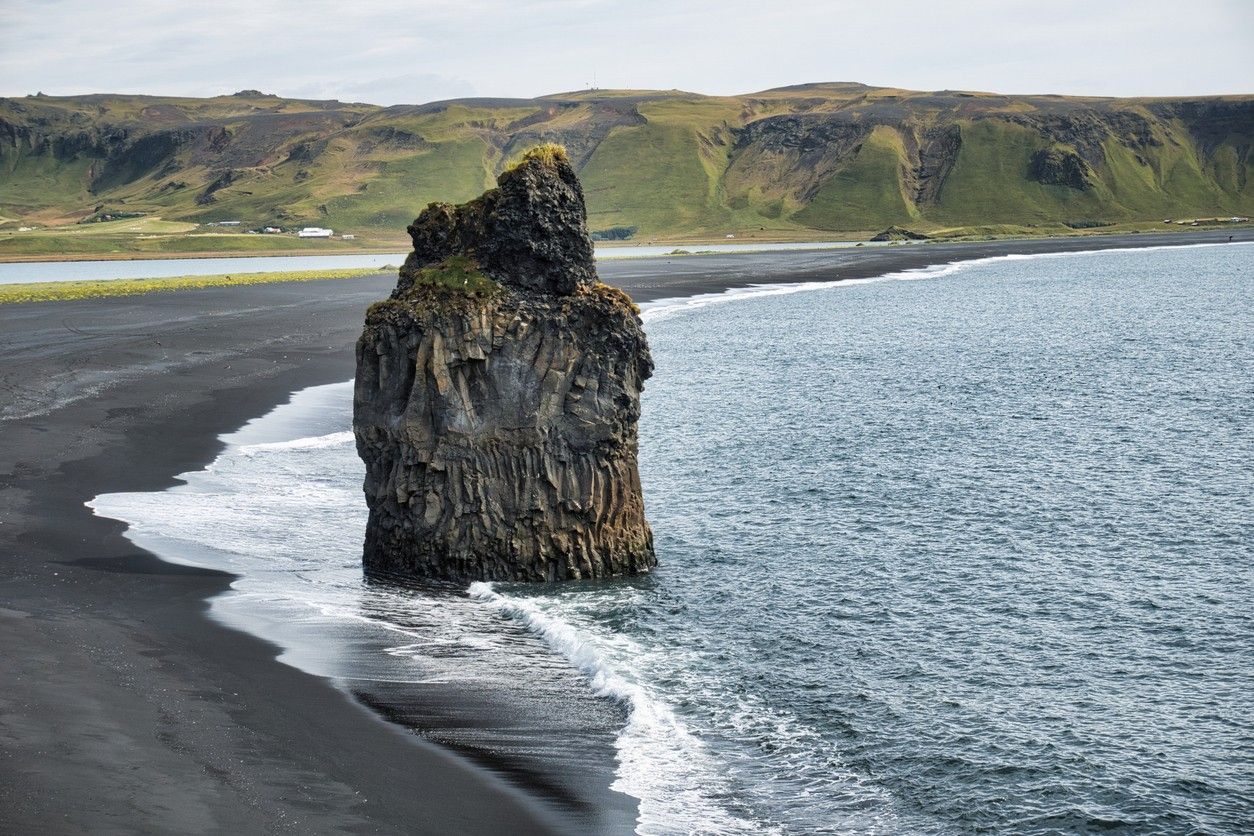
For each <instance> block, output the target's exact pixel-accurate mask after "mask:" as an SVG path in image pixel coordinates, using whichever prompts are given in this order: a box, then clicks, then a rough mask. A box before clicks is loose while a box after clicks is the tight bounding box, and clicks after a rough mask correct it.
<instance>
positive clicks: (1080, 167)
mask: <svg viewBox="0 0 1254 836" xmlns="http://www.w3.org/2000/svg"><path fill="white" fill-rule="evenodd" d="M1028 176H1029V177H1031V178H1032V179H1033V180H1035V181H1036V182H1038V183H1042V184H1044V185H1046V186H1066V187H1067V188H1070V189H1076V190H1078V191H1083V190H1085V189H1088V188H1091V187H1092V185H1093V184H1092V178H1093V170H1092V169H1091V168H1090V167H1089V164H1088V163H1086V162H1085V161H1084V159H1083V158H1082V157H1081V156H1080V155H1079V154H1077V153H1076V152H1075V151H1071V150H1069V149H1067V148H1042V149H1041V150H1040V151H1037V152H1036V153H1035V154H1033V155H1032V160H1031V162H1030V163H1029V164H1028Z"/></svg>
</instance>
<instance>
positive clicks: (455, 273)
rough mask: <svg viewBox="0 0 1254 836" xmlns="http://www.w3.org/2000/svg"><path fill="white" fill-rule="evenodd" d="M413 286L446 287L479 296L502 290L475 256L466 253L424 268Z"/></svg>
mask: <svg viewBox="0 0 1254 836" xmlns="http://www.w3.org/2000/svg"><path fill="white" fill-rule="evenodd" d="M413 287H414V288H419V287H436V288H446V289H448V290H456V291H460V292H462V293H464V294H466V295H467V296H479V297H487V296H495V295H496V294H497V293H499V292H500V290H501V286H500V285H499V284H497V282H496V281H495V280H493V279H492V278H490V277H488V276H487V275H485V274H484V272H483V271H482V270H480V269H479V265H478V264H477V263H476V262H475V260H474V259H473V258H470V257H469V256H464V255H455V256H450V257H449V258H446V259H444V261H441V262H440V263H439V264H433V265H432V266H430V267H424V268H422V269H421V270H419V271H418V273H417V275H415V276H414V283H413Z"/></svg>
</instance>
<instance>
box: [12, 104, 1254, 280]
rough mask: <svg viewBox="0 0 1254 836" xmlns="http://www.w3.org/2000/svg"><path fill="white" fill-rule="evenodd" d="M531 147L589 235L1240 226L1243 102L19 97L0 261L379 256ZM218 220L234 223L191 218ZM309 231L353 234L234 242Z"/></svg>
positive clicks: (1251, 164)
mask: <svg viewBox="0 0 1254 836" xmlns="http://www.w3.org/2000/svg"><path fill="white" fill-rule="evenodd" d="M541 141H556V142H561V143H563V144H565V145H566V146H567V148H568V149H569V150H570V153H571V155H572V158H573V160H574V162H575V163H576V167H577V168H578V169H579V172H580V176H581V178H582V179H583V182H584V186H585V189H586V192H587V196H588V206H589V217H590V225H591V226H592V229H593V230H594V231H595V232H598V233H603V234H607V235H612V236H617V237H625V236H631V238H632V239H633V240H647V239H651V238H656V237H668V238H683V237H721V236H722V235H724V234H736V235H738V236H740V237H745V236H750V235H751V236H754V237H759V238H768V237H776V238H779V237H794V238H802V237H807V236H810V237H813V236H829V235H831V234H832V233H844V234H865V233H867V232H873V231H877V230H879V229H882V228H884V227H886V226H889V225H894V224H895V225H900V226H908V227H910V228H912V229H915V230H918V231H922V232H931V233H945V232H949V233H953V232H955V231H958V232H960V231H963V230H974V229H979V228H988V227H994V226H996V227H1002V228H1009V229H1020V230H1031V229H1042V230H1050V229H1066V228H1068V227H1070V228H1093V227H1099V226H1102V225H1108V224H1120V225H1127V224H1130V223H1143V222H1150V221H1153V222H1155V223H1161V220H1162V219H1163V218H1166V217H1172V218H1209V217H1222V216H1229V215H1249V214H1251V212H1254V187H1252V186H1251V179H1252V178H1251V175H1252V174H1254V170H1252V168H1254V159H1252V158H1251V153H1250V151H1251V146H1252V145H1254V96H1224V97H1211V98H1199V99H1190V100H1185V99H1096V98H1069V97H1061V96H999V95H995V94H988V93H966V92H954V91H943V92H937V93H920V92H913V91H907V90H893V89H886V88H873V87H866V86H864V85H859V84H815V85H801V86H797V87H789V88H782V89H778V90H767V91H763V92H761V93H754V94H750V95H745V96H734V97H712V96H700V95H697V94H692V93H684V92H680V91H630V90H623V91H583V92H578V93H569V94H558V95H553V96H546V97H542V98H538V99H467V100H459V101H451V102H440V103H433V104H427V105H417V106H409V105H406V106H396V107H389V108H382V107H376V106H373V105H363V104H345V103H342V102H334V101H301V100H288V99H280V98H277V97H273V96H265V95H262V94H259V93H253V92H246V93H241V94H236V95H234V96H223V97H218V98H212V99H172V98H156V97H146V96H113V95H96V96H78V97H67V98H55V97H46V96H29V97H26V98H21V99H0V256H3V255H6V254H7V255H18V254H21V253H24V252H27V253H36V252H67V253H69V252H101V253H107V252H113V251H119V250H120V251H133V252H178V251H183V252H198V251H212V250H220V249H239V250H258V251H270V250H291V249H297V248H309V247H313V248H324V249H325V248H326V247H336V246H354V247H356V246H362V245H366V246H396V245H398V244H401V243H403V241H404V233H403V229H404V226H405V224H406V223H408V222H409V221H410V220H412V219H413V217H414V216H415V215H416V214H417V213H418V211H419V210H420V209H421V208H422V207H423V206H424V205H425V204H426V203H427V202H429V201H432V200H448V201H463V200H466V199H468V198H470V197H472V196H474V195H476V194H478V193H479V192H481V191H482V190H483V189H484V188H485V187H486V186H487V185H489V184H490V183H491V182H492V178H493V177H494V176H495V174H496V173H497V172H499V171H500V170H501V168H502V167H503V166H504V165H505V163H506V162H507V160H508V159H510V158H511V157H512V156H514V155H516V154H517V153H518V152H519V151H521V150H522V149H524V148H526V147H527V146H529V145H531V144H535V143H537V142H541ZM119 218H120V219H121V220H117V219H119ZM224 220H232V221H240V222H241V223H242V228H241V229H239V230H224V229H222V228H220V227H208V226H206V225H207V224H209V223H211V222H215V221H224ZM305 225H318V226H330V227H333V228H334V229H335V230H336V231H337V232H349V233H354V234H355V235H357V236H358V240H357V241H355V242H354V243H351V244H346V243H344V242H341V241H339V240H337V241H335V242H327V241H320V242H308V241H297V240H296V239H295V238H293V237H290V236H268V235H248V234H247V233H246V230H247V229H248V228H250V227H251V228H258V227H264V226H277V227H284V228H288V229H290V228H294V227H299V226H305ZM19 227H38V228H39V229H37V230H35V231H29V230H28V231H26V232H21V233H19V232H16V230H17V229H18V228H19Z"/></svg>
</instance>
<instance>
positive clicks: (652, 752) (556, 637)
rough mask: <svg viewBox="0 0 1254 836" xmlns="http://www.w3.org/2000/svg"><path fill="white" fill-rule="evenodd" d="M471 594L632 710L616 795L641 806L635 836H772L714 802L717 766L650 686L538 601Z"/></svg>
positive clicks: (632, 650) (485, 591)
mask: <svg viewBox="0 0 1254 836" xmlns="http://www.w3.org/2000/svg"><path fill="white" fill-rule="evenodd" d="M469 593H470V596H471V597H472V598H474V599H476V600H478V601H482V602H484V603H486V604H488V605H489V606H490V607H492V608H493V609H495V610H496V611H497V612H499V613H501V614H502V615H504V616H506V617H508V618H511V619H514V620H515V621H518V622H520V623H521V624H523V625H524V626H525V627H526V628H527V629H528V630H530V631H531V632H533V633H535V634H536V635H537V636H539V637H540V638H542V639H543V640H544V641H545V643H546V644H548V646H549V647H551V648H552V649H553V650H554V651H556V652H557V653H559V654H561V655H562V656H564V657H565V658H566V659H568V660H569V661H570V662H571V664H573V665H574V666H575V667H576V668H578V669H579V670H580V671H581V672H583V674H584V675H585V676H586V677H587V678H588V682H589V684H590V685H591V687H592V690H593V692H594V693H596V694H597V695H598V696H601V697H605V698H608V699H612V700H615V701H617V702H619V703H622V704H623V705H624V706H626V707H627V709H628V719H627V725H626V726H625V727H624V728H623V730H622V732H621V733H620V734H619V736H618V739H617V741H616V742H615V745H616V748H617V750H618V760H619V770H618V777H617V780H616V781H615V783H614V785H613V787H612V788H613V789H616V790H619V791H620V792H625V793H627V794H628V795H631V796H633V797H635V798H637V799H639V801H640V818H639V820H638V823H637V830H636V832H637V833H642V834H654V833H719V834H722V833H727V834H733V833H763V832H773V831H771V830H765V831H764V830H763V827H762V824H761V822H750V821H748V820H746V819H743V818H740V817H739V816H737V815H735V814H734V813H733V812H732V811H730V810H728V809H726V808H725V807H724V806H722V805H720V804H719V803H718V802H717V801H716V800H715V798H716V797H717V796H718V795H727V788H726V786H725V785H724V781H723V780H722V777H721V776H722V772H723V769H722V766H721V764H720V763H719V762H718V760H717V759H716V758H715V757H714V756H713V755H711V754H710V752H709V750H708V748H707V747H706V746H705V744H703V743H702V742H701V740H700V739H699V738H697V737H696V736H695V735H694V734H693V733H692V732H691V731H690V730H689V729H688V727H687V726H686V725H684V723H683V721H681V720H680V719H679V718H678V717H676V715H675V712H674V710H673V709H672V708H671V707H670V706H669V705H667V704H666V702H665V701H663V700H661V699H659V698H658V697H657V696H656V695H654V694H653V693H652V692H651V689H650V688H649V686H648V685H647V684H645V683H640V682H638V681H636V680H635V679H633V678H632V677H631V676H630V673H629V672H628V671H626V670H623V669H616V668H615V667H614V666H613V665H611V664H610V663H609V662H608V661H607V660H606V658H605V657H604V655H603V654H602V653H601V652H600V650H599V649H598V647H597V644H596V641H595V640H594V639H593V638H592V637H591V636H589V635H588V634H587V633H585V632H583V631H581V630H579V629H578V628H576V627H575V626H574V625H572V624H571V623H569V622H568V621H565V620H563V619H561V618H558V617H556V616H554V615H550V614H549V613H547V612H545V611H544V610H543V609H542V608H541V607H540V606H539V605H537V604H536V603H535V602H534V601H531V600H527V599H522V598H512V597H507V596H504V595H501V594H500V593H499V592H497V591H496V590H494V589H493V587H492V584H490V583H473V584H471V586H470V589H469ZM615 639H616V641H617V642H618V643H619V644H621V645H622V646H621V647H620V648H619V651H620V654H622V655H626V656H628V657H630V656H632V655H637V654H641V653H645V652H646V651H645V649H644V648H642V647H640V646H639V645H638V644H636V643H635V642H634V641H632V640H631V639H630V638H628V637H626V636H623V635H621V634H620V635H618V636H616V637H615Z"/></svg>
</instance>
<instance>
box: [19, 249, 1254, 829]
mask: <svg viewBox="0 0 1254 836" xmlns="http://www.w3.org/2000/svg"><path fill="white" fill-rule="evenodd" d="M1232 234H1233V235H1234V236H1235V238H1236V240H1240V241H1249V240H1254V233H1252V232H1250V231H1240V232H1234V233H1232ZM1228 237H1229V232H1227V231H1223V232H1216V233H1209V232H1196V233H1179V234H1163V235H1132V236H1112V237H1109V238H1085V239H1057V240H1031V241H996V242H987V243H959V244H928V245H908V246H900V247H874V248H873V247H865V248H858V249H848V250H827V251H814V252H792V253H770V254H760V255H754V254H741V255H728V256H700V257H683V258H672V259H665V258H661V259H639V260H624V261H610V262H605V263H602V264H601V265H600V268H599V269H600V272H601V276H602V278H603V279H604V280H605V281H607V282H609V283H611V284H616V285H618V286H620V287H623V288H624V289H626V290H627V291H628V292H630V293H631V294H632V296H633V297H634V298H635V299H636V300H637V301H639V302H644V301H649V300H652V299H657V298H663V297H678V296H689V295H693V294H698V293H709V292H716V291H720V290H723V289H726V288H729V287H736V286H743V285H748V284H756V283H768V282H799V281H832V280H838V279H850V278H863V277H870V276H875V275H881V274H884V273H888V272H895V271H899V270H905V269H910V268H916V267H923V266H927V265H932V264H940V263H945V262H948V261H954V260H961V259H971V258H983V257H989V256H996V255H1004V254H1007V253H1044V252H1062V251H1069V250H1093V249H1105V248H1114V247H1143V246H1160V245H1174V244H1194V243H1214V242H1222V241H1226V240H1227V239H1228ZM393 281H394V279H392V278H391V277H386V276H384V277H373V276H372V277H368V278H361V279H346V280H342V281H321V282H293V283H279V284H271V285H253V286H241V287H229V288H211V289H201V290H186V291H174V292H162V293H152V294H148V295H144V296H135V297H119V298H103V299H95V300H88V301H75V302H57V303H40V304H29V305H8V306H0V356H2V357H3V366H2V367H0V368H2V372H0V381H2V383H0V386H2V388H3V394H2V395H0V658H2V659H3V660H4V669H3V680H2V681H3V686H2V687H0V831H4V832H12V833H29V832H43V833H82V832H93V833H96V832H136V831H141V832H223V831H235V832H248V833H252V832H278V831H293V832H331V831H349V832H380V833H393V832H424V833H459V832H469V833H490V832H502V830H503V829H504V830H508V831H509V832H519V833H522V832H553V831H558V832H563V831H564V832H594V831H608V832H621V831H623V830H627V829H629V828H630V825H631V821H632V819H633V805H632V803H631V800H630V799H629V798H627V797H625V796H622V795H619V794H617V793H613V792H611V791H609V790H608V789H607V788H606V787H607V785H608V779H607V775H608V771H609V770H612V765H613V762H612V757H613V751H612V748H611V746H610V743H611V741H609V740H607V741H606V745H605V751H604V752H603V753H601V754H599V755H597V756H596V758H594V760H596V761H597V762H598V763H601V764H602V765H603V768H602V770H600V771H598V770H590V772H589V775H588V776H587V779H586V782H585V783H586V784H587V785H586V786H582V787H574V788H570V787H567V788H566V791H567V792H569V793H570V797H564V798H554V797H553V793H552V791H551V790H550V788H548V787H546V786H545V784H544V782H543V781H540V780H536V781H527V780H526V778H525V776H524V777H522V778H520V777H519V776H517V775H512V778H513V780H507V779H506V778H505V777H504V775H503V773H502V771H501V770H493V769H485V768H482V759H481V760H480V761H478V762H472V761H471V760H468V759H466V758H464V757H462V756H460V755H458V754H456V753H453V752H449V751H448V750H446V749H444V748H442V747H439V746H436V745H434V744H432V743H430V742H427V741H425V740H424V739H423V738H422V737H421V734H414V733H413V731H411V730H410V729H408V728H405V727H404V726H402V725H400V724H398V723H394V722H389V721H388V720H385V719H384V715H389V716H393V717H398V716H409V713H408V712H403V711H395V710H392V709H393V708H394V706H389V705H380V706H376V708H377V709H378V710H374V709H371V708H367V707H365V706H364V705H362V704H361V703H360V702H358V701H356V700H354V699H352V698H351V697H350V696H348V695H347V694H345V693H344V692H342V691H341V690H339V689H337V688H335V687H333V686H332V685H331V684H329V683H328V682H326V681H324V680H322V679H319V678H317V677H313V676H310V675H308V674H305V673H302V672H300V671H298V670H296V669H294V668H291V667H288V666H286V665H283V664H280V663H278V662H277V661H276V660H275V653H276V650H275V648H274V647H273V646H271V645H269V644H266V643H264V642H262V641H260V640H258V639H255V638H253V637H251V636H248V635H245V634H242V633H239V632H236V631H233V630H230V629H227V628H225V627H223V626H221V625H219V624H218V623H216V622H214V621H213V620H211V619H210V618H208V617H207V615H206V604H205V602H206V600H207V599H209V598H210V597H212V596H213V595H215V594H216V593H218V592H220V591H222V590H223V589H225V588H226V587H227V586H228V585H229V583H230V581H231V578H230V576H228V575H226V574H223V573H220V572H214V571H207V570H199V569H193V568H188V567H185V566H180V565H174V564H170V563H166V562H163V561H161V560H160V559H158V558H157V557H156V556H154V555H152V554H149V553H147V552H143V551H141V550H138V549H136V548H135V547H134V546H133V545H132V544H131V543H130V542H129V541H128V540H127V539H126V538H125V537H124V536H122V532H123V526H122V525H121V524H120V523H117V522H114V521H110V520H107V519H102V518H98V517H95V516H93V515H92V513H91V511H90V510H89V509H87V508H86V507H85V506H84V504H83V503H84V502H86V501H87V500H90V499H91V498H92V497H94V496H96V495H98V494H100V493H104V492H114V491H141V490H160V489H162V488H165V487H168V486H170V485H171V484H173V477H174V475H175V474H178V473H180V472H183V471H186V470H191V469H195V468H199V467H202V466H204V465H205V464H206V463H207V462H209V461H210V460H212V458H213V457H214V456H215V455H216V453H217V452H218V450H219V449H220V444H219V441H218V436H219V434H221V433H224V432H229V431H231V430H234V429H236V428H238V427H239V426H240V425H242V424H243V423H244V422H245V421H247V420H248V419H250V418H253V417H256V416H258V415H261V414H263V413H265V412H266V411H268V410H269V409H270V408H272V407H273V406H274V405H276V404H278V403H281V402H283V401H284V400H285V399H286V398H287V396H288V395H289V393H291V392H292V391H294V390H297V389H301V388H304V387H307V386H312V385H316V384H321V383H330V382H335V381H341V380H347V379H348V378H350V377H351V376H352V374H353V368H354V358H353V344H354V342H355V340H356V338H357V336H358V334H359V332H360V329H361V322H362V316H363V312H364V310H365V308H366V306H367V305H368V304H370V303H371V302H373V301H375V300H377V299H379V298H382V297H383V296H385V295H386V294H387V292H388V291H389V290H390V288H391V285H392V283H393ZM423 714H424V715H425V714H430V715H432V716H438V715H439V706H430V707H428V708H427V709H426V710H425V711H424V712H423ZM484 722H485V723H488V722H492V718H484ZM420 731H421V730H420Z"/></svg>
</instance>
